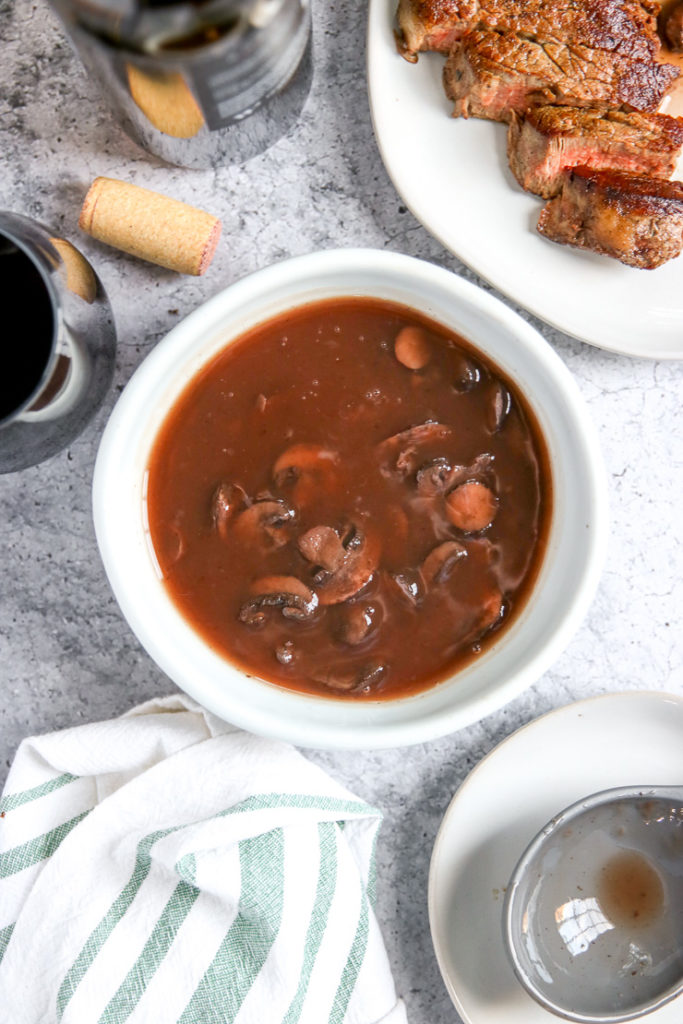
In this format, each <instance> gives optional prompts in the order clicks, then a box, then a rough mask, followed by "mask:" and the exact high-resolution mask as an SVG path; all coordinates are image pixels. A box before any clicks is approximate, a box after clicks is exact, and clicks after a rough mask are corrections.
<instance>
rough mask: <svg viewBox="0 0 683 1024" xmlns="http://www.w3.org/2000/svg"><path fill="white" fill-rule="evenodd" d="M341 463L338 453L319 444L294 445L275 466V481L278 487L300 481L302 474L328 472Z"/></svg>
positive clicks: (280, 457) (281, 456)
mask: <svg viewBox="0 0 683 1024" xmlns="http://www.w3.org/2000/svg"><path fill="white" fill-rule="evenodd" d="M338 462H339V454H338V452H334V451H331V450H330V449H329V448H323V447H322V446H321V445H319V444H293V445H291V446H290V447H289V448H287V450H286V451H284V452H283V453H282V455H280V456H279V458H278V459H277V460H276V462H275V465H274V466H273V479H274V480H275V483H276V484H277V486H278V487H283V486H284V485H285V484H287V483H291V482H294V481H296V480H298V479H299V477H300V476H301V474H302V473H309V472H312V471H320V470H323V471H326V470H329V469H331V468H332V467H334V466H335V465H336V464H337V463H338Z"/></svg>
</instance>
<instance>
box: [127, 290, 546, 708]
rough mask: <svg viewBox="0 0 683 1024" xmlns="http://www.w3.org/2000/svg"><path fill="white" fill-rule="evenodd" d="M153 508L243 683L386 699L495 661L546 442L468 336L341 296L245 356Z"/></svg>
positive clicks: (183, 432) (222, 369) (199, 616)
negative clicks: (488, 658)
mask: <svg viewBox="0 0 683 1024" xmlns="http://www.w3.org/2000/svg"><path fill="white" fill-rule="evenodd" d="M147 505H148V507H147V511H148V518H149V525H150V531H151V537H152V542H153V546H154V549H155V552H156V555H157V559H158V562H159V566H160V568H161V572H162V574H163V578H164V582H165V585H166V587H167V588H168V591H169V593H170V595H171V597H172V599H173V601H174V602H175V604H176V606H177V607H178V608H179V610H180V612H181V613H182V615H183V616H184V617H185V618H186V619H187V620H188V621H189V622H190V623H191V624H192V626H193V628H194V629H195V630H196V631H197V632H198V633H199V634H200V635H201V636H202V637H203V638H204V640H205V641H206V642H207V643H208V644H210V645H211V647H212V648H213V649H215V650H216V651H218V652H220V653H221V654H222V655H223V656H225V657H226V658H227V659H229V660H230V661H231V662H232V663H234V664H235V665H237V666H239V667H240V668H242V669H243V670H244V671H245V672H246V673H248V674H250V675H254V676H258V677H260V678H262V679H265V680H268V681H270V682H272V683H277V684H279V685H281V686H285V687H288V688H290V689H294V690H300V691H305V692H309V693H315V694H320V695H326V696H333V697H344V698H346V699H372V700H376V699H386V698H395V697H402V696H406V695H408V694H413V693H416V692H418V691H421V690H424V689H426V688H427V687H430V686H432V685H434V684H435V683H437V682H438V681H440V680H443V679H444V678H446V677H448V676H450V675H451V674H452V673H453V672H454V671H455V670H457V669H459V668H461V667H462V666H464V665H466V664H467V663H469V662H471V661H472V659H474V658H476V657H478V656H479V655H480V653H481V652H482V651H484V650H486V648H487V647H488V646H489V645H490V644H492V643H493V642H494V641H495V639H496V637H498V636H499V635H500V633H501V631H502V630H504V629H505V628H506V627H507V626H508V625H509V623H510V622H512V621H513V620H514V618H515V616H516V615H518V614H519V610H520V608H521V607H522V606H523V604H524V601H525V599H526V598H527V596H528V594H529V591H530V589H531V587H532V585H533V582H534V579H535V577H536V575H537V573H538V569H539V565H540V562H541V560H542V556H543V550H544V546H545V542H546V538H547V533H548V527H549V519H550V512H551V474H550V468H549V462H548V455H547V450H546V446H545V443H544V441H543V438H542V436H541V433H540V430H539V428H538V425H537V423H536V421H535V418H534V416H533V414H532V412H531V410H530V408H529V405H528V403H527V402H526V401H525V399H524V398H523V396H522V395H521V394H520V392H519V390H518V389H517V388H516V387H515V386H514V385H513V384H512V383H511V382H510V381H509V380H507V379H506V378H505V377H504V375H503V374H502V373H500V371H498V370H497V369H496V367H495V366H493V365H492V364H491V363H490V362H489V361H488V360H487V359H485V358H484V357H483V356H482V355H481V354H480V353H479V352H477V351H476V350H475V349H474V348H473V347H472V346H471V345H470V344H468V343H467V342H466V341H465V340H464V339H462V338H460V337H459V336H458V335H456V334H454V333H453V332H452V331H449V330H447V329H446V328H444V327H442V326H440V325H438V324H436V323H433V322H431V321H429V320H427V319H425V318H423V317H422V316H421V315H419V314H417V313H415V312H413V311H412V310H410V309H407V308H405V307H402V306H398V305H394V304H392V303H388V302H383V301H379V300H376V299H363V298H343V299H334V300H328V301H325V302H320V303H315V304H311V305H309V306H304V307H301V308H298V309H295V310H293V311H289V312H287V313H285V314H282V315H281V316H278V317H277V318H276V319H273V320H271V321H269V322H267V323H264V324H261V325H260V326H258V327H256V328H254V329H252V330H250V331H249V332H248V333H247V334H245V335H244V336H243V337H241V338H239V339H238V340H236V341H234V342H233V343H231V344H230V345H228V346H227V347H226V348H225V349H224V350H223V351H222V352H221V353H220V354H219V355H218V356H217V357H216V358H215V359H214V360H213V361H212V362H211V363H210V364H209V365H208V366H207V367H205V368H204V369H203V370H202V371H201V372H200V373H199V374H198V375H197V376H196V377H195V378H194V379H193V380H192V381H191V382H190V383H189V384H188V386H187V388H186V390H185V391H184V393H183V394H182V396H181V397H180V398H179V400H178V401H177V403H176V405H175V406H174V407H173V409H172V410H171V412H170V414H169V415H168V417H167V419H166V420H165V422H164V423H163V425H162V428H161V430H160V433H159V436H158V438H157V440H156V442H155V445H154V448H153V451H152V455H151V459H150V463H149V479H148V491H147Z"/></svg>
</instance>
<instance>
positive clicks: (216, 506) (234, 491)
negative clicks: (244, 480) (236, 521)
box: [211, 481, 249, 540]
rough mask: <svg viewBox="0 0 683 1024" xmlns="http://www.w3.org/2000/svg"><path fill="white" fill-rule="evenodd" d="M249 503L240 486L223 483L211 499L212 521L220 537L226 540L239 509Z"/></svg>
mask: <svg viewBox="0 0 683 1024" xmlns="http://www.w3.org/2000/svg"><path fill="white" fill-rule="evenodd" d="M248 503H249V500H248V498H247V495H246V493H245V491H244V489H243V488H242V487H240V486H239V484H229V483H226V482H225V481H222V482H221V483H219V484H218V486H217V487H216V490H215V491H214V492H213V495H212V497H211V519H212V521H213V525H214V526H215V528H216V530H217V531H218V534H219V536H220V537H221V538H222V539H223V540H225V539H226V537H227V535H228V524H229V523H230V522H231V520H232V519H233V518H234V516H235V514H236V512H237V510H238V509H240V508H241V507H242V506H243V505H246V504H248Z"/></svg>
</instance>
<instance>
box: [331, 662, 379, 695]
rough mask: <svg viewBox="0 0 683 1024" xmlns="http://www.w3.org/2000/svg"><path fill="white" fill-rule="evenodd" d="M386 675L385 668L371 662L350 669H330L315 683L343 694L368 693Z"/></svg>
mask: <svg viewBox="0 0 683 1024" xmlns="http://www.w3.org/2000/svg"><path fill="white" fill-rule="evenodd" d="M386 673H387V666H386V665H384V664H383V663H382V662H380V661H371V662H368V663H366V664H365V665H360V666H355V667H354V666H351V667H350V668H342V667H339V668H338V669H337V668H332V669H330V671H329V672H328V673H327V675H326V676H324V677H323V678H321V679H318V680H317V682H319V683H322V684H323V686H327V687H329V689H330V690H340V691H342V692H344V693H350V692H352V691H354V690H355V691H357V692H364V693H367V692H369V691H370V690H371V689H372V687H373V686H375V685H376V684H377V683H379V682H381V680H382V679H383V678H384V676H385V675H386Z"/></svg>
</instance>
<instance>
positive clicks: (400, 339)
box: [394, 324, 432, 370]
mask: <svg viewBox="0 0 683 1024" xmlns="http://www.w3.org/2000/svg"><path fill="white" fill-rule="evenodd" d="M394 355H395V356H396V358H397V359H398V361H399V363H402V364H403V366H405V367H406V368H407V369H408V370H421V369H422V368H423V367H424V366H426V365H427V363H428V362H429V360H430V359H431V358H432V348H431V345H430V344H429V339H428V337H427V334H426V332H425V331H424V330H423V329H422V328H421V327H414V326H413V325H412V324H409V325H407V326H406V327H402V328H401V330H400V331H399V332H398V334H397V335H396V340H395V341H394Z"/></svg>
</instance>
